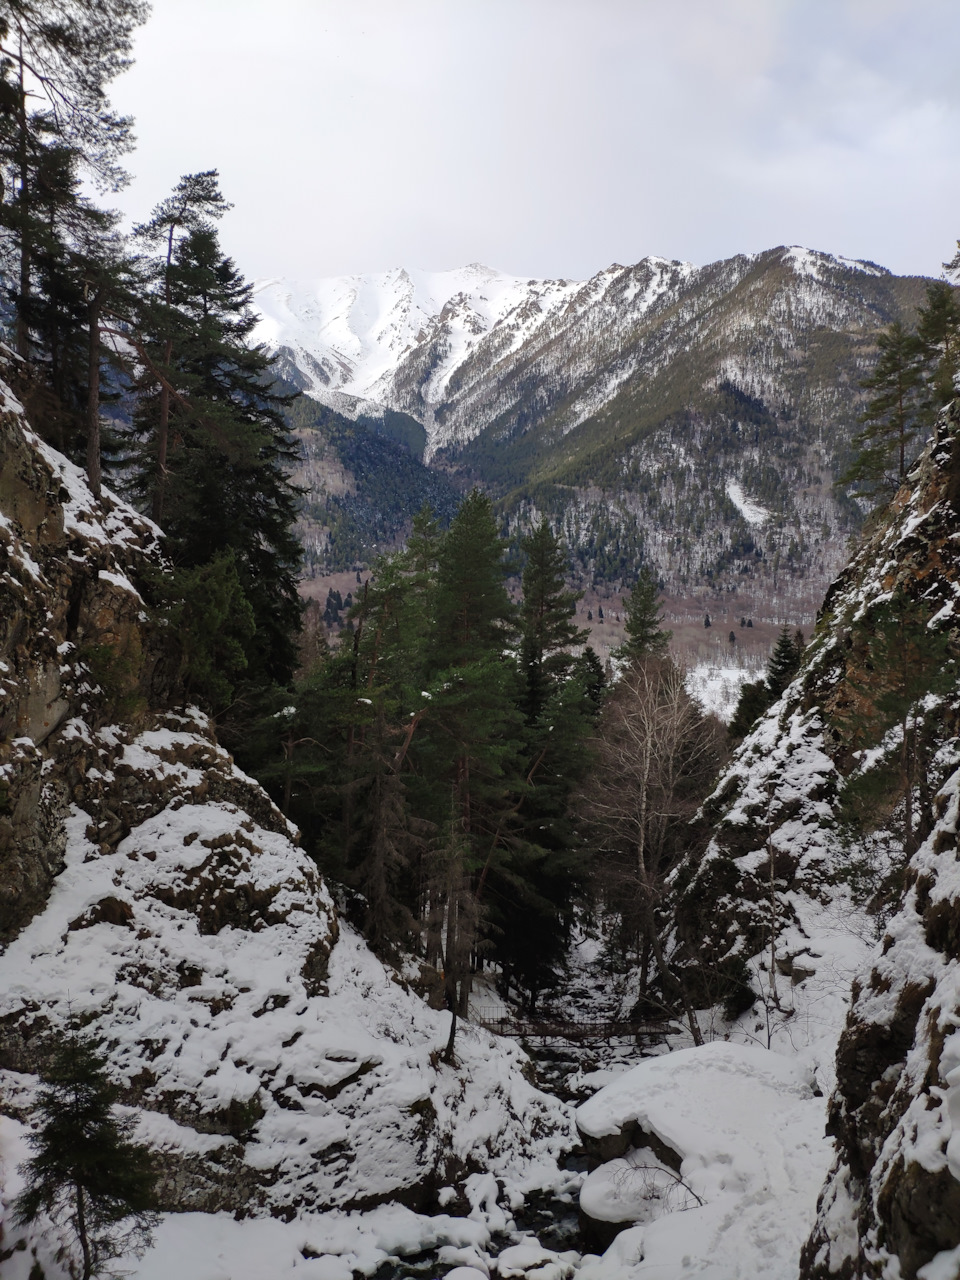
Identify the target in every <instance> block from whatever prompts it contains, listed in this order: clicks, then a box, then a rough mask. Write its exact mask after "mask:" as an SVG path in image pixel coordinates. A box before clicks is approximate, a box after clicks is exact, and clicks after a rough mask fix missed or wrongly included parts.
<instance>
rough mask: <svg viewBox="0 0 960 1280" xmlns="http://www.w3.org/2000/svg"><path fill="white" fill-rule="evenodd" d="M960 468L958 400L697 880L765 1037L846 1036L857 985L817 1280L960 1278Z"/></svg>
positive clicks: (708, 935)
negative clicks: (848, 994)
mask: <svg viewBox="0 0 960 1280" xmlns="http://www.w3.org/2000/svg"><path fill="white" fill-rule="evenodd" d="M958 476H960V408H958V406H957V404H954V405H953V406H951V407H950V408H949V409H947V410H945V411H944V412H943V414H942V415H941V418H940V421H939V423H938V426H937V430H936V434H935V437H934V439H933V440H932V441H931V443H930V445H929V446H928V448H927V449H926V451H925V452H924V454H923V456H922V457H921V459H920V460H919V461H918V463H917V465H916V466H915V467H914V468H913V470H912V471H911V473H910V474H909V475H908V477H907V479H906V481H905V483H904V485H903V487H902V488H901V490H900V492H899V493H898V494H897V496H896V498H895V499H894V501H893V502H892V504H891V506H890V508H889V510H888V511H887V512H885V513H884V515H883V518H882V519H881V520H880V521H879V522H878V524H877V527H876V528H875V530H874V531H873V533H872V534H871V536H870V538H869V539H867V540H865V542H864V543H863V545H862V546H861V548H860V549H859V551H858V553H857V555H856V556H855V557H854V559H853V560H852V561H851V563H850V565H849V566H848V567H847V568H846V570H845V571H844V572H843V574H841V575H840V577H839V578H838V579H837V581H836V582H835V583H834V584H833V586H832V587H831V589H830V591H829V592H828V593H827V597H826V600H825V602H824V606H823V609H822V611H821V615H820V618H819V620H818V625H817V630H816V634H815V636H814V638H813V640H812V642H811V644H810V645H809V647H808V649H807V652H806V654H805V657H804V663H803V666H802V668H801V671H800V673H799V675H798V677H797V679H796V680H795V681H794V683H793V684H792V685H791V686H790V687H789V688H788V689H787V690H786V691H785V693H784V695H783V697H782V698H781V700H780V702H779V703H778V704H777V705H776V706H775V707H773V708H772V709H771V710H770V711H769V712H768V713H767V714H766V716H765V717H763V719H762V720H761V721H760V722H759V723H758V724H757V725H756V726H755V728H754V729H753V731H752V732H751V733H750V734H749V735H748V737H747V738H746V739H745V740H744V742H743V744H742V745H741V747H740V748H739V749H738V750H737V752H736V754H735V756H734V758H733V760H732V761H731V763H730V765H729V766H728V767H727V769H726V770H725V771H724V773H723V775H722V776H721V778H720V781H719V783H718V785H717V788H716V790H715V792H714V794H713V795H712V796H711V797H710V799H709V800H708V801H707V803H706V806H705V809H704V814H703V816H704V819H705V821H706V822H707V824H708V826H709V829H710V832H711V839H710V840H709V843H708V845H707V848H706V851H705V853H704V854H702V855H700V854H699V853H698V855H697V857H696V858H692V859H691V860H690V861H689V863H688V864H687V865H685V866H683V867H681V869H680V870H679V872H678V873H677V875H676V877H675V884H674V892H675V895H676V896H675V912H676V917H675V918H676V926H675V932H674V935H673V939H672V940H673V942H674V943H675V951H674V962H675V963H677V964H679V965H682V966H686V968H687V971H688V974H689V975H690V978H691V981H694V982H699V983H700V984H701V987H700V989H701V990H702V991H703V992H704V993H709V992H711V991H714V992H715V991H718V990H721V989H725V990H726V992H727V994H728V995H730V996H731V997H732V998H733V999H734V1000H736V1002H737V1003H739V1004H741V1006H742V1005H743V1004H747V1003H749V1001H750V1000H751V999H754V1000H757V998H758V997H759V1001H758V1002H757V1003H756V1004H755V1005H754V1011H755V1016H756V1027H755V1030H756V1034H757V1035H758V1036H759V1037H760V1038H761V1040H762V1039H763V1037H764V1036H765V1035H767V1034H769V1035H770V1043H771V1044H772V1045H774V1046H776V1045H777V1044H779V1045H781V1046H783V1045H786V1044H789V1045H791V1046H792V1047H793V1048H794V1049H795V1050H796V1049H800V1050H801V1053H802V1054H803V1053H806V1054H807V1055H809V1052H810V1050H809V1049H808V1050H803V1049H802V1046H803V1045H804V1044H805V1043H807V1044H809V1045H810V1047H811V1048H813V1049H815V1048H816V1044H815V1041H816V1033H817V1027H818V1023H819V1024H821V1032H825V1031H826V1028H827V1026H828V1024H831V1023H832V1024H833V1028H834V1029H833V1031H832V1033H831V1035H832V1036H835V1035H836V1027H837V1022H838V1017H837V1015H838V1013H839V1012H840V1010H839V1009H838V1008H837V1007H836V994H837V991H838V990H839V989H840V988H839V986H838V982H837V978H838V974H839V973H841V972H842V971H844V970H845V971H846V973H847V976H848V978H853V979H854V981H853V987H852V990H853V1004H852V1007H851V1008H850V1009H849V1011H848V1013H847V1015H846V1018H845V1025H844V1029H843V1033H842V1036H841V1037H840V1041H839V1049H838V1052H837V1057H836V1064H835V1067H834V1065H833V1064H831V1063H829V1062H824V1061H823V1057H822V1055H821V1057H820V1062H819V1066H818V1075H819V1078H820V1080H821V1082H822V1086H823V1088H824V1090H825V1091H826V1092H831V1093H832V1097H831V1100H830V1107H829V1125H828V1131H829V1133H830V1135H831V1136H832V1137H833V1138H834V1139H835V1144H836V1145H835V1152H834V1167H833V1170H832V1172H831V1174H830V1176H829V1179H828V1181H827V1184H826V1187H825V1189H824V1192H823V1195H822V1198H821V1202H820V1206H819V1211H818V1217H817V1222H816V1227H815V1230H814V1233H813V1235H812V1236H811V1238H810V1241H809V1243H808V1245H807V1247H806V1249H805V1250H804V1253H803V1261H802V1268H801V1274H802V1276H803V1277H804V1278H805V1280H827V1278H828V1277H833V1276H839V1277H842V1278H843V1280H853V1278H854V1277H857V1280H868V1278H869V1280H880V1278H881V1277H883V1278H884V1280H886V1278H887V1277H891V1276H894V1275H896V1276H900V1277H903V1278H904V1280H914V1277H917V1276H918V1275H919V1276H922V1277H923V1280H929V1277H934V1276H935V1277H938V1278H939V1277H945V1278H950V1280H953V1277H955V1276H956V1275H957V1262H958V1259H960V1225H958V1224H960V1216H958V1206H960V1180H958V1179H960V1172H958V1171H960V1165H958V1164H957V1163H956V1160H955V1159H954V1148H955V1147H956V1145H957V1140H956V1138H955V1136H954V1135H955V1132H956V1123H957V1113H956V1108H955V1105H954V1104H953V1102H952V1101H951V1099H952V1090H953V1088H954V1086H955V1080H954V1076H955V1075H956V1071H955V1067H956V1063H957V1061H958V1058H957V1050H956V1045H955V1042H954V1039H953V1038H952V1035H953V1031H954V1029H955V1028H956V1027H957V1026H960V1003H958V990H960V988H958V954H960V953H958V950H957V939H958V937H960V895H958V889H957V884H958V881H957V875H956V866H957V862H956V857H955V847H956V831H957V813H958V810H957V801H956V796H957V776H956V772H955V771H956V766H957V763H958V759H960V745H958V744H960V737H958V733H960V719H958V717H960V678H958V676H957V670H956V660H957V633H956V628H955V621H956V608H957V601H958V599H960V556H958V551H957V540H958V538H960V510H958V505H957V500H956V493H957V478H958ZM871 935H872V936H871ZM724 984H726V985H724ZM738 984H742V985H740V986H738ZM831 991H832V992H833V995H832V996H831V995H829V993H830V992H831ZM740 997H742V1000H741V999H740ZM831 1003H832V1005H833V1007H832V1008H831ZM751 1016H754V1015H751V1014H750V1013H746V1014H744V1015H743V1018H742V1019H741V1025H742V1024H744V1023H746V1022H748V1021H749V1020H750V1019H751ZM828 1038H829V1037H827V1036H826V1035H824V1036H823V1040H822V1045H823V1047H825V1046H826V1043H827V1040H828ZM811 1065H813V1063H812V1062H811ZM925 1268H928V1269H925Z"/></svg>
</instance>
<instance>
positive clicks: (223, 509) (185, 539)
mask: <svg viewBox="0 0 960 1280" xmlns="http://www.w3.org/2000/svg"><path fill="white" fill-rule="evenodd" d="M195 176H197V175H195ZM199 176H200V177H204V178H208V177H210V175H199ZM184 181H186V180H184ZM207 185H209V184H207ZM206 198H207V203H208V204H209V203H211V202H212V201H213V196H212V195H211V194H210V192H209V191H207V197H206ZM172 232H173V224H172V223H170V224H169V226H168V236H169V235H172ZM162 290H163V308H162V315H163V316H164V324H166V325H170V326H172V325H173V319H172V317H176V332H175V334H173V336H172V337H171V332H172V330H171V329H170V328H168V329H166V330H164V331H161V332H159V333H158V335H157V337H156V340H155V344H154V345H155V346H156V347H157V349H158V351H159V352H160V358H161V360H162V362H163V365H164V367H165V368H166V369H167V372H168V373H170V374H171V376H172V375H173V374H174V373H175V377H176V385H177V388H178V396H177V402H176V405H175V408H174V407H171V408H170V411H169V418H168V419H166V421H167V423H168V426H169V425H171V424H173V423H175V425H176V434H175V439H173V440H171V448H170V451H169V454H168V457H167V461H166V464H165V465H164V466H163V467H162V468H159V461H158V459H159V451H158V452H157V453H156V454H155V457H154V460H153V462H152V463H150V464H149V465H148V466H147V468H146V469H142V470H141V472H140V476H139V479H140V484H141V488H142V489H144V490H152V491H153V493H154V500H156V493H157V489H156V482H155V479H154V477H155V475H156V474H157V470H158V469H160V470H162V472H163V484H162V488H161V491H162V495H163V501H162V503H161V504H160V507H159V511H160V514H161V520H162V527H163V528H164V530H165V532H166V533H167V536H168V542H167V545H168V548H169V551H170V553H171V556H172V558H173V561H174V564H175V565H176V566H177V567H178V568H184V569H194V568H196V567H197V566H199V565H202V564H205V563H207V562H208V561H210V560H211V559H213V558H215V557H216V556H218V555H225V554H227V553H231V554H232V555H233V558H234V563H235V565H236V570H237V574H238V577H239V580H240V584H241V586H242V588H243V592H244V595H245V596H246V598H247V600H248V601H249V603H250V606H251V608H252V610H253V615H254V619H255V622H256V630H255V631H254V634H253V636H252V637H251V639H250V640H249V642H248V643H247V644H246V646H245V652H246V656H247V662H248V676H247V678H248V679H249V680H252V681H260V682H263V681H270V680H273V681H276V682H277V683H279V684H287V683H288V682H289V681H290V678H291V676H292V674H293V671H294V668H295V666H296V661H297V651H296V634H297V631H298V629H299V624H300V614H301V606H300V601H299V596H298V592H297V572H298V568H299V564H300V554H301V552H300V546H299V543H298V542H297V539H296V537H295V535H294V533H293V523H294V519H295V516H296V501H297V497H298V493H297V491H296V490H295V489H294V488H293V486H292V485H291V484H290V482H289V480H288V478H287V471H288V468H289V467H290V465H291V464H292V462H293V460H294V458H295V457H296V454H295V450H294V448H293V445H292V443H291V442H290V440H289V437H288V435H287V431H286V426H285V423H284V420H283V415H282V410H283V409H284V407H285V406H286V405H287V404H288V403H289V397H287V396H285V395H281V394H277V393H276V392H275V391H274V390H273V389H272V388H271V384H270V366H271V361H270V358H269V357H268V356H267V355H266V353H265V352H264V351H263V350H262V349H261V348H259V347H251V346H249V345H248V341H247V340H248V338H249V335H250V332H251V330H252V328H253V326H254V325H255V323H256V316H255V314H254V313H253V311H252V310H251V308H250V293H251V287H250V286H249V285H248V284H247V283H246V282H245V281H244V280H243V278H242V277H241V276H240V274H239V273H238V271H237V270H236V267H235V266H234V264H233V263H232V262H231V260H230V259H229V258H225V257H224V256H223V254H222V252H221V250H220V245H219V242H218V239H217V235H216V232H215V231H214V229H213V228H212V226H210V225H208V224H202V225H200V226H198V227H195V228H194V229H192V230H190V231H189V232H188V233H187V234H186V235H184V236H183V237H182V239H180V240H179V241H178V242H177V243H176V245H175V248H174V253H173V260H172V262H171V264H170V267H169V270H168V271H167V270H166V269H165V270H164V273H163V279H162ZM168 354H169V359H167V356H168ZM149 372H150V371H149V370H148V374H149ZM150 376H152V374H150ZM165 389H168V388H167V387H166V381H164V383H162V384H161V385H160V387H159V388H155V390H154V394H153V395H152V396H150V397H145V398H142V399H141V403H140V406H139V409H138V416H137V427H138V429H139V430H140V431H141V432H145V433H146V435H147V438H148V439H149V440H151V441H153V442H157V441H160V440H161V439H162V436H161V434H160V433H161V428H162V424H163V423H164V421H165V418H164V414H165V412H166V409H165V406H164V392H165ZM158 449H159V446H158ZM154 509H155V510H157V509H158V508H157V506H156V502H155V507H154Z"/></svg>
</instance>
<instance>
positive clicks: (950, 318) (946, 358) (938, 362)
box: [917, 280, 960, 426]
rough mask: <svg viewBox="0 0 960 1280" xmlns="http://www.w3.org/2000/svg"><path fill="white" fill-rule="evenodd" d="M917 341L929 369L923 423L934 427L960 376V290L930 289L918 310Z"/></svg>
mask: <svg viewBox="0 0 960 1280" xmlns="http://www.w3.org/2000/svg"><path fill="white" fill-rule="evenodd" d="M917 315H918V323H917V339H918V342H919V344H920V350H921V355H922V358H923V360H924V363H925V365H926V375H927V392H926V396H925V397H924V404H923V415H922V416H923V419H924V421H925V423H926V424H927V425H928V426H932V425H933V422H934V421H935V419H936V416H937V414H938V413H939V412H940V410H941V409H942V408H943V406H944V405H945V404H947V403H948V402H949V401H950V400H952V399H953V398H954V396H955V395H956V394H957V391H956V386H955V382H956V378H957V374H958V373H960V290H958V289H957V288H956V287H955V286H954V285H952V284H949V283H948V282H947V281H946V280H933V281H931V283H930V284H929V285H927V301H926V305H925V306H922V307H920V308H918V312H917Z"/></svg>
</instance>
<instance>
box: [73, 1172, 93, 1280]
mask: <svg viewBox="0 0 960 1280" xmlns="http://www.w3.org/2000/svg"><path fill="white" fill-rule="evenodd" d="M73 1192H74V1198H75V1203H76V1207H77V1239H78V1240H79V1241H80V1251H81V1252H82V1254H83V1277H82V1280H90V1277H91V1276H92V1275H93V1257H92V1255H91V1253H90V1240H89V1238H88V1236H87V1218H86V1214H85V1212H84V1207H83V1188H82V1187H81V1186H80V1185H79V1184H78V1183H74V1187H73Z"/></svg>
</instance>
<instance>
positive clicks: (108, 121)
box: [0, 0, 149, 358]
mask: <svg viewBox="0 0 960 1280" xmlns="http://www.w3.org/2000/svg"><path fill="white" fill-rule="evenodd" d="M148 12H149V6H148V5H147V4H146V3H142V2H141V0H5V3H4V5H3V6H2V8H0V59H2V61H0V77H2V80H0V103H2V106H3V108H4V110H3V112H2V118H3V119H2V127H0V165H2V167H3V169H4V172H5V181H4V183H3V194H4V199H3V201H2V204H0V217H2V223H3V227H4V228H5V230H6V231H7V232H8V233H9V239H8V241H7V243H8V246H10V248H11V249H12V252H13V256H14V258H15V278H16V280H17V288H16V304H17V347H18V350H19V352H20V354H21V355H22V356H24V357H25V358H28V357H29V356H30V355H31V354H32V341H31V322H32V318H33V317H32V304H33V292H34V273H35V268H36V253H37V250H38V246H39V245H40V244H41V243H42V241H43V239H44V235H45V220H44V206H45V202H48V198H49V191H46V192H45V191H44V172H45V171H46V172H49V170H50V164H49V161H50V155H51V149H53V150H54V151H55V152H57V153H59V154H60V155H61V156H63V155H66V156H68V157H69V161H68V163H69V165H70V166H71V167H72V166H74V165H77V166H79V167H80V168H81V169H82V170H84V171H85V172H86V173H87V174H89V175H90V176H91V177H92V178H93V179H94V181H95V182H96V183H97V185H99V186H100V187H101V188H102V189H113V190H116V189H117V188H118V187H120V186H122V185H123V183H124V182H125V181H126V174H125V173H124V171H123V169H122V168H121V167H120V163H119V161H120V157H121V156H122V155H123V154H124V153H125V152H126V151H128V150H129V149H130V147H131V146H132V144H133V139H132V135H131V121H130V120H129V119H128V118H126V117H123V116H118V115H116V114H115V113H114V112H113V111H111V109H110V104H109V101H108V98H107V85H108V84H109V83H110V81H111V80H113V79H114V77H115V76H117V75H118V74H119V73H120V72H122V71H123V70H125V69H126V67H128V66H129V65H130V58H129V54H130V48H131V34H132V31H133V29H134V27H136V26H137V25H139V24H140V23H141V22H143V21H144V20H145V19H146V16H147V13H148ZM59 186H60V189H61V190H63V184H62V183H60V184H59Z"/></svg>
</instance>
